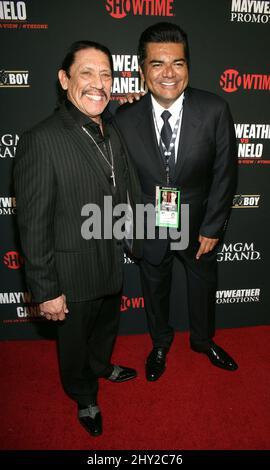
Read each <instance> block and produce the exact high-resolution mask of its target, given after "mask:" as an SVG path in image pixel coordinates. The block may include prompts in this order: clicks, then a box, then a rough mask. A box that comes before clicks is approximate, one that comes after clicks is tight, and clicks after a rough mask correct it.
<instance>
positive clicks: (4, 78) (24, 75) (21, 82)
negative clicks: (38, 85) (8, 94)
mask: <svg viewBox="0 0 270 470" xmlns="http://www.w3.org/2000/svg"><path fill="white" fill-rule="evenodd" d="M27 87H30V85H29V72H28V70H0V88H27Z"/></svg>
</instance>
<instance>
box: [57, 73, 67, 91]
mask: <svg viewBox="0 0 270 470" xmlns="http://www.w3.org/2000/svg"><path fill="white" fill-rule="evenodd" d="M58 80H59V82H60V84H61V87H62V88H63V90H67V89H68V80H69V78H68V76H67V74H66V72H65V70H63V69H61V70H59V72H58Z"/></svg>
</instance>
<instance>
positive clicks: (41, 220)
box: [15, 41, 139, 436]
mask: <svg viewBox="0 0 270 470" xmlns="http://www.w3.org/2000/svg"><path fill="white" fill-rule="evenodd" d="M58 77H59V82H60V84H61V87H62V89H63V90H64V91H65V94H66V99H65V100H64V102H63V104H62V105H61V106H60V108H59V109H58V110H57V111H56V112H55V113H54V114H53V115H52V116H50V117H49V118H47V119H46V120H44V121H43V122H41V123H39V124H38V125H36V126H35V127H34V128H33V129H31V130H30V131H28V132H26V133H24V134H23V135H22V137H21V139H20V142H19V145H18V149H17V155H16V164H15V188H16V197H17V212H18V225H19V230H20V236H21V242H22V248H23V252H24V255H25V267H26V279H27V283H28V287H29V290H30V292H31V294H32V298H33V301H34V302H37V303H38V304H40V311H41V315H44V316H45V317H46V318H47V319H48V320H54V321H59V322H58V328H57V329H58V346H59V362H60V372H61V378H62V382H63V386H64V388H65V390H66V392H67V393H68V394H69V396H70V397H71V398H73V399H74V400H75V401H76V402H77V403H78V417H79V421H80V423H81V424H82V425H83V426H84V427H85V428H86V430H87V431H88V432H90V433H91V434H92V435H93V436H98V435H100V434H101V432H102V420H101V413H100V410H99V407H98V404H97V392H98V377H104V378H108V379H109V380H110V381H112V382H123V381H126V380H130V379H133V378H134V377H136V371H135V370H134V369H130V368H126V367H123V366H116V365H113V364H111V362H110V359H111V354H112V349H113V345H114V342H115V338H116V335H117V331H118V324H119V317H120V299H121V289H122V282H123V244H122V242H121V240H119V239H118V240H117V239H115V238H110V239H109V238H106V237H103V236H102V235H101V238H97V237H94V238H91V239H89V237H87V236H86V237H83V234H82V223H83V219H82V208H83V207H84V206H86V205H87V204H89V203H92V204H95V205H96V206H97V207H98V208H99V209H100V211H101V214H102V220H103V219H104V205H105V202H104V200H105V199H104V198H105V197H109V198H111V199H110V200H111V201H112V208H114V207H115V206H116V205H118V204H119V203H126V202H127V199H128V200H129V202H130V203H131V205H133V204H134V198H136V197H137V196H136V195H137V192H139V189H138V188H139V186H138V184H137V180H136V175H135V173H134V171H133V169H132V166H131V164H130V162H129V161H128V158H127V155H126V154H125V151H124V148H123V146H122V142H121V138H120V136H119V133H118V130H117V128H116V127H115V125H114V124H113V123H112V119H111V116H110V113H109V112H108V111H107V110H106V107H107V104H108V102H109V100H110V92H111V85H112V58H111V54H110V52H109V50H108V49H107V48H106V47H104V46H103V45H101V44H98V43H96V42H92V41H78V42H75V43H74V44H72V46H71V48H70V50H69V52H68V53H67V55H66V57H65V59H64V61H63V64H62V67H61V70H60V71H59V74H58ZM111 222H113V221H111Z"/></svg>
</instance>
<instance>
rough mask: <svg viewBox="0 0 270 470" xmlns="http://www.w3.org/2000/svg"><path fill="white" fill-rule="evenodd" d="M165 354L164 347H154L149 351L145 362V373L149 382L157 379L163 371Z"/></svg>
mask: <svg viewBox="0 0 270 470" xmlns="http://www.w3.org/2000/svg"><path fill="white" fill-rule="evenodd" d="M166 354H167V351H166V349H165V348H154V349H153V350H152V351H151V352H150V354H149V356H148V358H147V360H146V364H145V375H146V379H147V380H148V381H149V382H154V381H155V380H158V379H159V377H161V375H162V374H163V372H164V371H165V368H166Z"/></svg>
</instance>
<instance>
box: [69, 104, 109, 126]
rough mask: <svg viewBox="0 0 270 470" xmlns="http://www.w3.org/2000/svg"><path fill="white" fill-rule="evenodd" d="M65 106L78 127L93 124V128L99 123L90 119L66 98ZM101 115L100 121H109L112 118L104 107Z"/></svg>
mask: <svg viewBox="0 0 270 470" xmlns="http://www.w3.org/2000/svg"><path fill="white" fill-rule="evenodd" d="M66 107H67V109H68V111H69V112H70V114H71V116H72V117H73V119H74V120H75V121H76V123H77V124H78V125H79V126H80V127H82V126H85V125H86V124H88V125H90V126H93V128H96V127H99V125H98V124H97V123H96V122H95V121H93V119H91V118H90V117H89V116H87V115H86V114H84V113H82V112H81V111H80V110H79V109H78V108H77V107H76V106H75V105H74V104H73V103H72V102H71V101H70V100H69V99H67V100H66ZM101 117H102V121H103V122H105V123H107V122H110V121H111V120H112V114H111V113H110V111H108V110H107V109H106V108H105V109H104V111H103V113H102V115H101Z"/></svg>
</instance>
